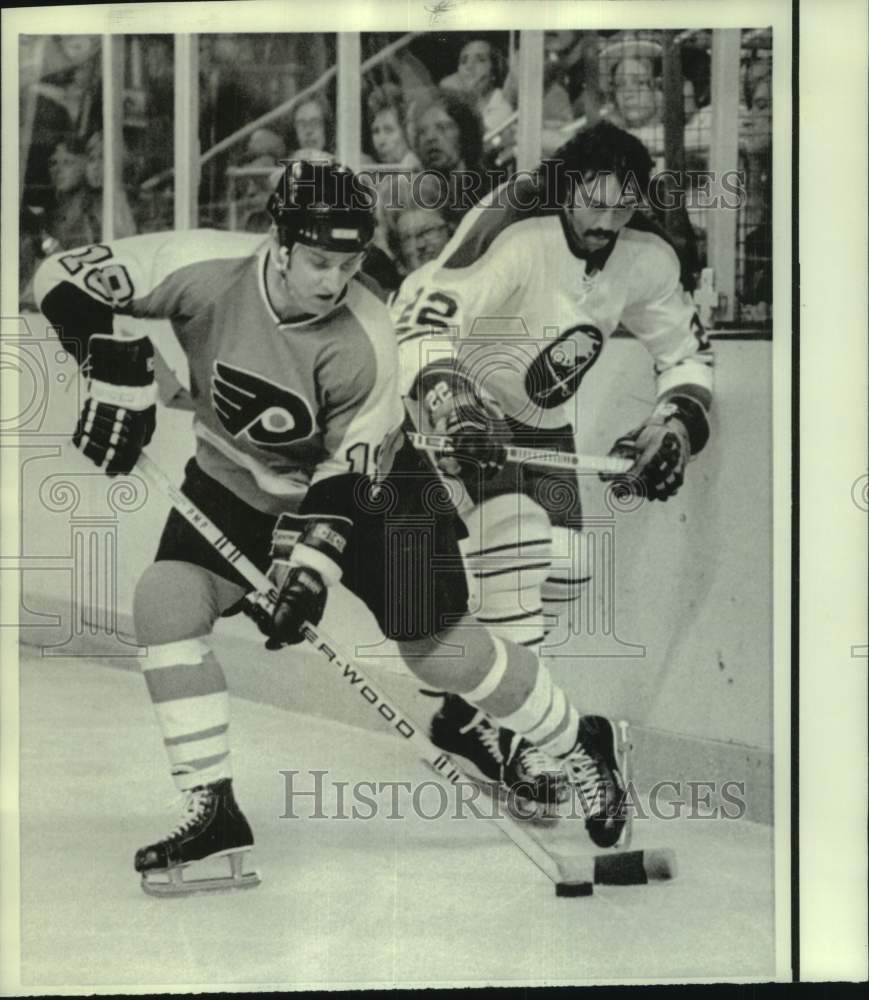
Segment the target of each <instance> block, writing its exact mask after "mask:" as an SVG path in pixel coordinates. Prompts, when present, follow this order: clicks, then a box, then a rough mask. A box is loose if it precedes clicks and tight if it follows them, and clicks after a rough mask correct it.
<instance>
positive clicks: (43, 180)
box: [22, 35, 102, 208]
mask: <svg viewBox="0 0 869 1000" xmlns="http://www.w3.org/2000/svg"><path fill="white" fill-rule="evenodd" d="M55 44H56V45H57V49H58V51H59V54H60V56H61V58H62V59H63V60H64V61H65V62H66V65H65V66H64V67H63V68H62V69H59V70H56V71H55V72H53V73H50V74H48V75H47V76H44V77H43V78H42V79H41V80H39V81H38V82H37V83H34V84H33V85H32V87H30V88H29V91H28V93H27V95H26V100H25V106H24V109H23V116H22V125H23V128H24V132H25V134H27V135H29V139H30V146H29V149H28V150H27V151H26V156H27V160H26V170H25V180H24V184H25V188H26V189H27V202H28V204H31V205H41V206H44V207H46V208H47V207H49V206H50V204H51V198H52V195H51V179H50V177H49V166H48V165H49V159H50V157H51V156H52V154H53V151H54V149H55V148H56V146H57V143H58V142H59V141H60V140H61V139H63V138H65V137H66V136H72V135H74V136H78V137H79V138H81V139H83V138H84V137H85V136H87V135H89V134H90V133H91V132H93V131H94V130H95V129H98V128H101V127H102V88H101V77H100V71H101V64H100V39H99V36H98V35H70V36H57V37H56V38H55Z"/></svg>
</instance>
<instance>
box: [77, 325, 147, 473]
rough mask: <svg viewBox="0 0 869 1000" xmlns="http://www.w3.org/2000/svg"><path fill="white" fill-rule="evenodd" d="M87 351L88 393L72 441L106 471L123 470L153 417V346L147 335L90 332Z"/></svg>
mask: <svg viewBox="0 0 869 1000" xmlns="http://www.w3.org/2000/svg"><path fill="white" fill-rule="evenodd" d="M88 350H89V353H90V382H89V383H88V393H89V395H88V398H87V399H86V400H85V404H84V406H83V407H82V411H81V416H80V417H79V419H78V424H77V425H76V428H75V432H74V434H73V436H72V443H73V444H74V445H75V446H76V448H78V449H79V450H80V451H82V452H83V453H84V454H85V455H87V457H88V458H89V459H90V460H91V461H92V462H93V463H94V465H96V466H97V467H98V468H101V469H104V470H105V472H106V474H107V475H109V476H117V475H126V474H127V473H128V472H130V471H131V470H132V468H133V466H134V465H135V464H136V462H137V460H138V458H139V455H140V454H141V452H142V449H143V448H144V447H145V445H147V444H148V442H149V441H150V440H151V437H152V435H153V434H154V428H155V426H156V422H157V416H156V413H157V408H156V406H155V403H156V399H157V386H156V384H155V382H154V348H153V345H152V344H151V341H150V339H149V338H148V337H136V338H131V339H128V340H122V339H119V338H117V337H112V336H109V335H107V334H101V333H95V334H93V335H92V336H91V338H90V341H89V343H88Z"/></svg>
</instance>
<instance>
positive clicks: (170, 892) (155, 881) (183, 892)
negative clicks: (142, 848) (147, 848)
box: [141, 850, 261, 899]
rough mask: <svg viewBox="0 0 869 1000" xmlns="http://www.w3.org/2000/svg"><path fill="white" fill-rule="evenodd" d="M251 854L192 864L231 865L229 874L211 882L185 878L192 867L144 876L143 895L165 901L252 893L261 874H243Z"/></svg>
mask: <svg viewBox="0 0 869 1000" xmlns="http://www.w3.org/2000/svg"><path fill="white" fill-rule="evenodd" d="M249 853H250V852H249V851H248V850H242V851H233V852H227V853H224V854H212V855H210V856H209V857H208V858H203V859H202V861H195V862H192V864H196V865H202V864H203V863H205V862H211V861H214V860H216V859H220V858H226V859H227V860H228V861H229V868H230V874H229V875H217V876H212V877H208V878H185V877H184V870H185V868H189V867H190V865H179V866H178V867H177V868H166V869H158V870H156V871H151V872H142V882H141V886H142V891H143V892H144V893H146V894H147V895H148V896H157V897H160V898H162V899H166V898H171V897H177V896H192V895H194V894H195V893H199V892H224V891H226V890H229V889H253V888H256V886H258V885H259V884H260V881H261V879H260V876H259V872H257V871H251V872H245V871H244V858H245V855H246V854H249Z"/></svg>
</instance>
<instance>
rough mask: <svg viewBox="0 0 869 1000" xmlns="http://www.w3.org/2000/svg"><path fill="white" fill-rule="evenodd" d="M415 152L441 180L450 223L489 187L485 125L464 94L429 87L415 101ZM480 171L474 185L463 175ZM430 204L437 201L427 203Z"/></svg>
mask: <svg viewBox="0 0 869 1000" xmlns="http://www.w3.org/2000/svg"><path fill="white" fill-rule="evenodd" d="M410 123H411V125H410V132H411V135H412V136H413V144H414V152H415V153H416V155H417V157H418V158H419V161H420V164H421V166H422V169H423V170H425V171H429V172H431V173H432V174H433V175H435V176H437V177H439V178H440V179H441V188H442V191H441V197H440V199H438V200H439V202H440V204H442V205H443V207H444V211H445V214H446V217H447V219H448V220H449V222H450V224H451V225H455V224H457V223H458V220H459V219H461V217H462V216H463V215H464V214H465V212H467V211H468V209H469V208H471V207H472V205H474V204H475V203H476V202H477V201H478V200H479V199H480V198H481V197H482V196H483V195H484V194H486V193H487V192H488V190H489V187H490V184H489V177H488V175H487V174H486V173H485V172H484V171H483V169H482V155H483V125H482V122H481V120H480V116H479V115H478V114H477V112H476V111H475V110H474V108H473V106H472V105H471V104H470V103H469V101H468V99H467V97H465V95H464V94H460V93H458V92H457V91H453V90H442V89H436V90H430V91H427V92H425V93H423V94H420V95H419V96H418V97H417V99H416V100H415V101H414V104H413V108H412V111H411V117H410ZM463 174H477V175H478V176H479V178H480V180H479V182H478V183H474V184H473V186H471V185H469V184H467V183H466V182H465V181H464V179H463V178H462V176H461V175H463ZM427 204H429V207H431V206H432V205H433V204H434V202H427Z"/></svg>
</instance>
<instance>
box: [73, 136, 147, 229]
mask: <svg viewBox="0 0 869 1000" xmlns="http://www.w3.org/2000/svg"><path fill="white" fill-rule="evenodd" d="M85 157H86V159H85V166H84V174H85V181H86V182H87V186H88V188H89V190H90V194H91V201H92V206H91V213H92V214H93V216H94V218H95V219H96V220H97V221H98V223H99V229H100V236H99V239H102V220H103V133H102V132H94V134H93V135H92V136H91V137H90V139H88V141H87V143H86V144H85ZM114 205H115V224H114V233H113V238H114V239H116V240H118V239H121V237H123V236H133V235H134V234H135V232H136V223H135V220H134V219H133V213H132V212H131V211H130V203H129V201H128V200H127V195H126V192H125V191H124V186H123V183H122V180H121V178H120V177H118V178H116V184H115V197H114Z"/></svg>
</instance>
